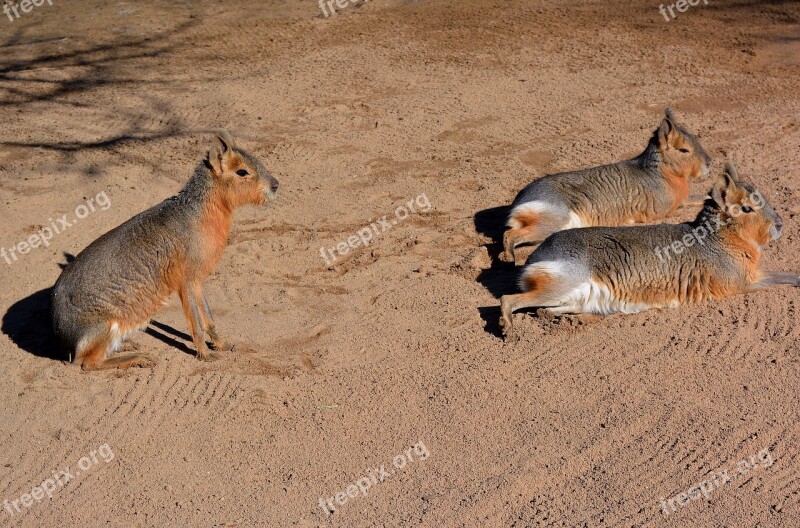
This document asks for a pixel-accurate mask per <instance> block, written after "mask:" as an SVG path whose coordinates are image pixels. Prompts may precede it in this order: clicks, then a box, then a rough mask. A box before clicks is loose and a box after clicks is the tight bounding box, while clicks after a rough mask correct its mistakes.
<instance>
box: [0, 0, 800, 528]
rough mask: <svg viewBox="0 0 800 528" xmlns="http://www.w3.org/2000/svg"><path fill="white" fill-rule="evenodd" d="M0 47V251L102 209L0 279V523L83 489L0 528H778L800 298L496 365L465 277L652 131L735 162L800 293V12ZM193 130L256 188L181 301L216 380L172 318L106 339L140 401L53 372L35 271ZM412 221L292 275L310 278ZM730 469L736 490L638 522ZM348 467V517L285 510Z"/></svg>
mask: <svg viewBox="0 0 800 528" xmlns="http://www.w3.org/2000/svg"><path fill="white" fill-rule="evenodd" d="M0 35H1V36H0V112H2V123H3V126H2V128H1V129H0V203H2V207H3V221H2V224H0V246H2V247H6V248H8V247H10V246H12V245H15V244H17V243H18V242H19V241H23V240H25V239H26V238H27V237H29V236H30V235H31V234H32V233H35V232H37V231H38V230H40V229H41V228H42V227H43V226H46V225H48V224H49V222H50V220H49V219H51V218H52V219H53V222H56V219H57V218H61V217H62V215H64V214H67V215H69V216H70V217H71V216H73V215H74V213H75V211H76V208H78V207H79V206H81V205H82V204H86V202H87V200H89V199H90V198H93V197H97V196H98V195H99V194H100V193H105V194H106V196H107V198H108V200H109V201H110V206H108V207H107V208H106V209H105V210H103V209H102V208H97V210H96V211H95V212H91V213H90V214H87V215H85V216H86V217H85V218H83V219H81V220H80V221H78V222H75V223H74V225H72V226H71V227H69V228H67V229H66V230H64V232H62V233H60V234H59V235H57V236H55V237H53V239H52V240H51V241H50V242H49V246H48V247H40V248H36V249H34V250H32V251H30V252H28V253H27V254H25V255H23V256H21V257H20V258H19V260H18V261H15V262H13V261H12V263H11V264H10V265H9V264H7V263H6V262H5V261H0V270H1V271H0V273H2V285H3V288H2V291H0V313H2V317H3V319H2V330H3V333H2V335H0V370H2V372H3V376H2V377H0V395H2V401H3V402H4V403H5V404H4V405H3V406H2V410H0V424H1V425H0V452H1V453H2V455H0V500H3V501H13V500H15V499H19V498H20V497H22V496H23V495H24V494H26V493H30V492H31V490H32V488H33V487H35V486H37V485H38V484H39V483H41V482H43V481H45V480H46V479H48V478H52V476H53V472H58V471H61V470H63V469H65V468H68V467H69V468H71V470H72V471H73V472H74V470H75V469H76V468H78V465H79V463H81V459H82V457H88V458H86V459H84V461H83V463H82V465H83V466H84V467H85V468H86V470H85V471H82V472H81V473H80V474H78V475H76V476H75V478H74V479H69V477H65V478H68V479H69V482H67V483H66V484H65V485H64V486H63V487H60V486H59V487H57V488H56V489H55V491H53V492H52V498H48V497H46V496H45V498H44V500H42V501H41V502H37V501H36V500H33V504H32V505H31V506H30V507H28V508H23V511H21V512H20V513H15V514H14V515H13V516H12V515H11V514H10V513H9V512H8V511H7V510H6V509H5V508H3V509H2V510H0V523H1V524H2V525H3V526H23V527H40V526H49V525H56V524H57V525H58V526H61V527H64V528H73V527H75V528H77V527H81V528H83V527H94V526H113V527H131V526H137V527H138V526H143V527H144V526H192V527H194V526H198V527H251V526H259V527H260V526H279V527H283V526H318V525H321V526H348V527H351V526H417V525H419V526H431V527H433V526H448V527H449V526H519V527H524V526H581V527H583V526H586V527H600V526H603V527H606V526H607V527H633V526H647V527H651V526H652V527H661V526H676V527H689V526H691V527H716V526H736V527H739V526H742V527H756V526H759V527H766V526H781V527H784V526H800V521H798V518H800V516H799V515H798V514H799V513H800V507H798V499H800V496H799V495H798V492H799V491H800V456H799V454H800V443H799V442H798V440H800V425H798V416H799V415H800V400H799V399H798V390H797V388H798V375H799V374H800V362H798V357H797V353H798V343H800V330H799V329H798V328H797V326H796V324H795V323H796V320H797V309H798V300H799V298H798V295H800V292H798V291H796V290H792V289H782V290H773V291H768V292H763V293H758V294H754V295H750V296H747V297H736V298H731V299H728V300H726V301H724V302H717V303H713V304H709V305H705V306H693V307H688V308H684V309H674V310H663V311H652V312H648V313H643V314H639V315H634V316H624V317H623V316H620V317H612V318H609V319H606V320H604V321H600V322H593V323H585V322H583V321H581V320H578V319H575V318H570V317H567V318H562V319H545V318H540V317H536V315H535V314H532V313H528V314H524V313H523V314H518V315H517V316H516V326H517V330H518V332H519V333H520V335H521V340H520V341H519V342H518V343H515V344H506V343H504V342H503V341H502V340H501V339H500V338H499V337H498V325H497V320H498V316H499V309H498V304H499V303H498V297H499V295H502V294H504V293H508V292H512V291H513V290H514V270H513V268H511V267H510V266H508V265H506V264H502V263H497V262H496V261H495V260H494V256H495V255H496V254H497V253H498V251H499V249H500V247H499V245H498V244H497V240H498V237H499V235H500V233H501V231H502V223H503V220H504V218H503V206H505V205H507V204H508V203H509V202H510V201H511V199H512V198H513V197H514V194H515V193H516V192H517V190H519V189H520V188H521V187H522V186H523V185H524V184H526V183H528V182H529V181H531V180H532V179H533V178H535V177H538V176H541V175H543V174H546V173H549V172H555V171H559V170H568V169H574V168H580V167H585V166H590V165H597V164H601V163H607V162H612V161H616V160H619V159H623V158H625V157H628V156H632V155H635V154H637V153H638V152H639V151H641V150H642V148H643V147H644V145H645V143H646V140H647V138H648V136H649V134H650V133H651V131H652V130H653V129H654V128H655V127H656V125H657V123H658V121H659V119H660V116H661V113H662V111H663V108H664V107H665V106H667V105H668V104H671V105H672V106H673V107H674V109H675V112H676V113H677V115H678V116H679V118H680V119H681V120H682V121H683V122H684V123H686V125H687V126H688V127H689V128H690V129H692V130H694V131H696V132H697V133H698V134H699V135H700V136H701V139H702V141H703V143H704V145H705V147H706V148H707V150H708V151H709V153H710V154H711V155H712V156H713V157H714V159H715V165H714V169H713V171H714V173H715V174H718V173H719V171H720V168H721V166H722V165H721V162H722V160H723V159H724V157H725V156H726V155H727V156H735V159H736V161H737V162H738V166H739V170H740V172H741V174H743V175H746V176H747V177H749V178H750V179H751V180H752V181H753V182H754V183H755V184H756V185H757V187H758V188H759V189H761V190H762V191H763V192H764V193H765V194H766V195H767V196H768V197H769V199H770V200H771V201H772V203H773V205H774V206H775V208H776V209H777V210H778V212H779V213H780V214H782V216H783V217H784V220H785V226H786V227H785V234H784V236H783V238H782V239H781V240H780V241H779V243H778V244H776V245H774V246H772V247H771V248H770V249H769V250H768V253H767V257H766V258H767V263H768V265H769V266H770V267H771V268H773V269H781V270H795V271H797V270H798V269H800V264H798V256H800V250H798V244H797V243H798V240H800V206H799V205H798V197H800V175H798V169H800V103H798V95H799V94H800V3H798V2H796V1H781V0H773V1H769V2H755V1H748V0H731V1H727V0H710V1H709V2H708V4H707V5H706V4H704V3H703V2H700V3H699V4H698V5H697V6H694V7H689V8H688V10H687V11H686V12H684V13H679V14H678V16H677V17H676V19H675V20H671V21H669V22H667V21H665V20H664V17H662V15H661V14H659V11H658V5H657V4H656V3H654V2H652V3H651V2H638V1H637V2H634V1H614V0H612V1H605V2H589V1H572V0H568V1H563V2H555V1H554V2H542V1H539V0H536V1H529V0H503V1H494V2H489V1H477V0H476V1H472V0H421V1H418V2H415V1H410V0H409V1H401V0H372V1H370V2H369V3H367V4H366V5H363V6H362V5H348V6H347V7H346V8H345V9H343V10H341V11H340V12H339V13H337V14H335V15H332V16H330V17H328V18H325V17H324V16H323V15H322V12H321V11H320V9H319V7H318V6H317V5H316V3H315V2H314V1H312V0H303V1H297V0H290V1H278V0H270V1H241V2H233V1H230V2H220V1H188V0H185V1H184V0H181V1H177V0H176V1H160V2H154V1H143V2H110V1H109V2H100V1H97V0H88V1H81V2H78V1H76V0H55V1H54V2H53V3H52V5H49V4H48V3H47V2H45V3H43V5H41V6H35V7H32V9H31V10H30V12H28V13H23V14H21V16H20V18H19V19H15V20H14V21H13V22H12V21H9V20H8V18H6V17H0ZM219 127H225V128H227V129H228V130H230V131H231V132H232V133H233V134H234V135H235V137H236V138H238V140H239V141H240V143H241V144H242V145H243V146H244V147H246V148H248V149H249V150H251V151H252V152H254V153H255V154H257V155H258V156H259V157H260V158H261V159H262V160H263V161H264V162H265V164H266V165H267V166H268V167H270V168H271V169H272V170H273V171H274V173H275V175H276V176H277V177H278V178H279V179H280V181H281V185H282V188H281V192H280V194H279V198H278V200H277V202H275V203H274V204H272V205H271V206H270V207H268V208H267V209H246V210H242V211H241V212H240V213H238V214H237V220H236V224H235V227H234V230H233V233H232V237H231V244H230V247H229V248H228V249H227V251H226V253H225V255H224V257H223V260H222V262H221V265H220V267H219V269H218V271H217V272H216V273H215V274H214V275H212V276H211V277H210V278H209V281H208V283H207V288H206V293H207V296H208V298H209V301H210V303H211V305H212V308H214V309H215V310H216V316H217V324H218V327H219V329H220V331H221V332H223V334H224V335H228V336H230V337H232V338H234V339H236V340H237V341H238V342H240V343H241V344H242V345H246V346H242V347H241V350H240V351H239V352H234V353H231V354H226V355H225V357H224V358H223V359H222V360H220V361H218V362H215V363H211V364H206V363H200V362H198V361H197V360H196V359H195V358H194V357H193V355H192V350H191V348H190V347H191V342H190V340H189V339H188V338H187V336H186V332H187V325H186V322H185V321H184V319H183V315H182V312H181V309H180V305H179V303H178V301H177V299H173V300H172V301H171V303H170V304H169V306H168V307H167V308H165V309H164V310H163V311H161V312H160V313H159V314H158V315H157V316H156V317H155V319H154V322H153V323H152V325H151V328H150V330H149V331H148V332H147V333H146V334H142V335H141V336H139V337H137V338H136V339H135V341H136V343H137V346H139V347H140V348H143V349H146V350H148V351H150V352H152V353H153V354H154V355H155V356H156V357H157V358H158V365H157V366H156V367H155V368H153V369H147V370H143V369H132V370H128V371H119V372H105V373H99V374H97V373H94V374H85V373H82V372H81V371H80V369H78V368H76V367H74V366H72V365H68V364H65V363H63V362H61V361H60V360H61V359H62V358H61V356H60V354H59V353H58V352H57V351H56V348H55V347H54V346H53V343H52V338H51V337H50V336H49V334H48V331H47V327H48V325H49V322H48V320H47V307H46V299H47V295H48V291H49V288H50V287H51V286H52V285H53V283H54V282H55V280H56V278H57V277H58V274H59V272H60V268H59V266H58V265H59V264H60V263H64V262H65V257H64V253H67V254H71V255H74V254H76V253H78V252H79V251H80V250H81V249H82V248H84V247H85V246H86V245H87V244H89V243H90V242H91V241H92V240H94V239H95V238H97V237H98V236H100V235H101V234H102V233H104V232H106V231H107V230H108V229H110V228H112V227H113V226H115V225H118V224H119V223H121V222H122V221H124V220H126V219H128V218H129V217H130V216H132V215H133V214H135V213H137V212H139V211H141V210H143V209H145V208H147V207H149V206H150V205H153V204H155V203H157V202H159V201H160V200H162V199H164V198H165V197H167V196H170V195H171V194H173V193H175V192H176V191H177V190H178V189H179V188H180V187H181V186H182V185H183V183H184V182H185V181H186V179H187V178H188V177H189V175H190V174H191V171H192V169H193V167H194V165H195V164H196V163H197V162H198V161H199V160H200V159H201V157H202V156H203V155H204V154H205V151H206V150H207V148H208V146H209V144H210V138H211V131H212V130H214V129H216V128H219ZM710 185H711V180H708V181H704V182H697V183H695V184H693V187H692V192H696V193H701V192H704V191H705V190H707V188H709V187H710ZM423 194H424V196H425V197H426V198H427V199H428V200H429V201H430V204H431V206H430V209H429V210H428V211H418V212H416V213H413V214H410V215H409V216H408V218H406V219H404V220H402V221H398V222H397V223H396V224H394V225H391V228H390V229H387V230H385V231H381V232H380V235H379V236H375V238H374V240H373V241H372V242H371V243H370V245H369V246H368V247H366V248H359V249H357V250H354V251H352V252H349V253H348V254H347V255H345V256H342V257H340V258H338V259H337V262H336V265H335V266H334V267H333V269H328V267H327V266H326V265H325V261H324V260H323V258H322V256H321V255H320V248H321V247H326V248H330V247H332V246H334V245H335V244H337V243H338V242H342V241H346V240H347V237H349V236H350V235H353V234H355V233H357V232H358V231H359V230H360V229H362V228H364V227H366V226H368V225H369V224H370V223H371V222H376V221H377V220H378V219H380V218H381V217H383V216H384V215H387V217H388V218H387V219H388V220H392V219H393V216H394V214H395V213H394V212H395V210H396V208H397V207H398V206H400V205H402V204H404V203H407V202H408V200H412V199H415V198H416V197H419V196H420V195H423ZM693 213H694V212H693V211H687V212H685V213H682V215H681V216H676V217H674V218H672V219H670V220H671V221H679V220H683V219H686V218H689V217H691V216H692V215H693ZM248 347H249V348H248ZM419 442H421V444H419ZM105 445H107V448H102V451H103V452H104V453H106V455H108V453H109V450H111V451H113V459H111V460H110V461H109V462H105V459H106V458H110V457H106V458H103V457H102V456H100V455H102V453H101V452H100V448H101V446H105ZM413 445H416V446H417V448H416V451H415V450H414V449H412V450H411V451H408V449H409V448H410V447H411V446H413ZM421 446H424V448H425V450H423V449H422V447H421ZM764 449H767V450H768V454H769V455H770V456H771V457H772V458H773V463H772V464H771V465H769V467H766V464H763V465H762V464H760V463H759V462H758V458H756V459H755V461H756V466H755V467H754V468H753V469H752V470H751V471H750V472H749V473H748V474H747V475H746V476H743V477H740V478H738V479H736V480H735V481H734V482H731V483H727V484H724V485H721V486H719V487H717V488H715V489H714V491H713V492H712V493H710V494H709V497H708V498H707V499H706V498H705V497H702V496H701V498H700V499H698V500H690V501H689V503H688V504H687V505H686V506H684V507H682V508H679V509H677V511H676V512H674V513H671V514H670V515H664V513H663V512H662V510H661V506H660V505H659V499H661V498H668V497H671V496H674V495H677V494H679V493H682V492H688V490H690V488H692V487H694V486H695V485H696V484H699V483H700V482H701V481H703V480H704V479H705V478H706V475H708V474H709V473H710V472H711V471H717V472H719V470H723V469H728V468H732V467H735V466H736V464H737V463H738V462H739V461H740V460H743V459H748V458H749V457H750V456H751V455H754V454H757V453H759V452H762V450H764ZM93 451H97V453H99V455H98V454H95V457H94V459H95V460H96V461H97V462H96V463H95V462H94V461H93V460H92V457H91V453H92V452H93ZM423 451H426V452H427V453H429V456H427V458H424V459H423V458H422V457H421V456H419V455H418V454H417V453H418V452H420V453H421V452H423ZM397 455H401V456H402V459H403V460H405V465H404V466H403V468H402V469H400V468H395V467H394V466H393V460H395V457H396V456H397ZM398 460H400V459H398ZM87 461H88V462H87ZM382 464H383V465H384V466H385V469H388V470H390V471H392V474H391V475H390V476H389V477H385V476H384V481H383V482H378V483H375V484H374V485H372V486H371V488H370V489H369V490H368V493H367V495H366V496H363V495H361V494H360V492H359V493H358V494H357V496H355V497H348V500H347V502H346V504H344V505H341V506H339V507H338V510H337V512H336V513H335V514H333V515H328V514H326V513H325V512H324V511H323V509H322V508H321V507H320V505H319V500H320V498H321V497H331V496H334V497H335V494H336V493H339V492H345V494H346V490H347V488H348V486H349V485H350V484H354V483H356V482H359V481H361V482H362V484H364V481H363V480H362V479H363V478H365V477H366V478H368V479H370V478H371V475H372V473H370V472H371V471H373V472H374V470H375V468H379V467H380V466H381V465H382ZM376 478H377V477H376ZM62 482H63V479H62ZM373 482H374V481H373ZM353 489H354V488H351V494H352V491H353ZM345 496H346V495H345ZM340 498H341V497H340ZM12 508H13V507H12Z"/></svg>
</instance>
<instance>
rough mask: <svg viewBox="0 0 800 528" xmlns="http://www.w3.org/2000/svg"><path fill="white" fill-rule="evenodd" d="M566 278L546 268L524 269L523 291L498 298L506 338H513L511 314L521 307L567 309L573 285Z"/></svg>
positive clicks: (555, 310)
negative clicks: (568, 297)
mask: <svg viewBox="0 0 800 528" xmlns="http://www.w3.org/2000/svg"><path fill="white" fill-rule="evenodd" d="M566 279H567V278H566V277H564V276H561V275H560V274H557V273H555V272H553V271H551V270H548V269H542V268H539V269H533V270H531V271H526V272H525V275H524V276H523V277H522V279H521V281H520V282H521V285H522V286H523V289H525V290H527V291H526V292H525V293H518V294H514V295H504V296H503V297H502V298H501V299H500V311H501V316H500V327H501V328H502V329H503V335H504V336H505V337H506V338H507V339H515V338H516V336H515V334H514V322H513V315H514V312H516V311H517V310H522V309H523V308H549V309H551V310H553V311H554V312H556V313H557V312H560V311H561V310H560V309H563V308H567V309H569V305H570V304H571V303H570V301H569V300H568V299H567V294H568V293H569V291H570V290H572V288H573V286H571V285H570V281H568V280H566Z"/></svg>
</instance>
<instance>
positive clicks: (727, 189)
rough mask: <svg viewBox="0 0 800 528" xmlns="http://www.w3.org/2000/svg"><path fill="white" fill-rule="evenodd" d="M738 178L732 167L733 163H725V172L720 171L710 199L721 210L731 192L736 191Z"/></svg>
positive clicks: (726, 203)
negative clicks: (720, 174) (720, 173)
mask: <svg viewBox="0 0 800 528" xmlns="http://www.w3.org/2000/svg"><path fill="white" fill-rule="evenodd" d="M738 177H739V176H738V174H737V173H736V167H734V166H733V163H731V162H728V163H726V164H725V170H724V171H722V176H720V177H719V179H718V180H717V182H716V183H715V184H714V188H713V189H711V198H713V199H714V201H715V202H716V203H717V205H718V206H719V207H720V208H721V209H725V207H726V206H727V205H728V200H729V199H730V198H731V195H732V193H733V191H735V190H736V187H737V184H736V182H737V180H738Z"/></svg>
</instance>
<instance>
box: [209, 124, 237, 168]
mask: <svg viewBox="0 0 800 528" xmlns="http://www.w3.org/2000/svg"><path fill="white" fill-rule="evenodd" d="M233 148H234V146H233V138H232V137H231V135H230V134H228V132H227V131H225V130H220V131H219V132H217V135H216V137H214V144H213V145H211V150H209V151H208V163H209V165H211V169H212V170H213V171H214V173H215V174H222V173H223V172H224V171H225V167H226V166H227V165H228V163H227V162H228V160H229V159H230V157H231V156H232V155H233Z"/></svg>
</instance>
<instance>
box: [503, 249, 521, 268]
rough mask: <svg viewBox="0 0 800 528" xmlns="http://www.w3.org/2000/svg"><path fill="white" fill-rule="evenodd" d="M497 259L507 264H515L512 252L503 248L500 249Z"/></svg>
mask: <svg viewBox="0 0 800 528" xmlns="http://www.w3.org/2000/svg"><path fill="white" fill-rule="evenodd" d="M499 259H500V261H501V262H506V263H508V264H514V265H516V263H517V262H516V258H515V255H514V253H512V252H511V251H507V250H504V251H502V252H501V253H500V255H499Z"/></svg>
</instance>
